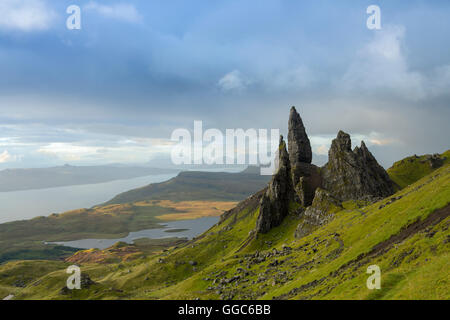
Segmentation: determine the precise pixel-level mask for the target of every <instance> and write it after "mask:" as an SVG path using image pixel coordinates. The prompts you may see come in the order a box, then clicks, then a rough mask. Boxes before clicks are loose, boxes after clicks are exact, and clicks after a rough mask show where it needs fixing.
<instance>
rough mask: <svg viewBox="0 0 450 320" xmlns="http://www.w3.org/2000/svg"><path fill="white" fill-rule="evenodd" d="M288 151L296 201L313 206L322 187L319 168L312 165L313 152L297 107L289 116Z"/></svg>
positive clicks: (293, 108) (305, 205)
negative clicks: (315, 196) (315, 195)
mask: <svg viewBox="0 0 450 320" xmlns="http://www.w3.org/2000/svg"><path fill="white" fill-rule="evenodd" d="M288 127H289V133H288V150H289V161H290V163H291V171H292V185H293V186H294V190H295V194H296V200H297V201H298V202H299V203H301V205H302V206H304V207H307V206H309V205H311V203H312V201H313V198H314V192H315V190H316V188H318V187H320V185H321V176H320V173H319V168H318V167H316V166H315V165H313V164H311V161H312V151H311V144H310V142H309V138H308V135H307V134H306V130H305V126H304V125H303V121H302V118H301V117H300V115H299V114H298V113H297V110H296V109H295V107H292V108H291V112H290V114H289V124H288Z"/></svg>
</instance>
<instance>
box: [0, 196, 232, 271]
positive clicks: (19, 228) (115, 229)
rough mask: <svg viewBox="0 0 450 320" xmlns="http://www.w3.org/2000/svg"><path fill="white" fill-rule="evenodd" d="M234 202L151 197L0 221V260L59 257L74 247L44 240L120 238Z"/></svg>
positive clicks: (216, 211) (220, 209)
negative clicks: (138, 200) (143, 200)
mask: <svg viewBox="0 0 450 320" xmlns="http://www.w3.org/2000/svg"><path fill="white" fill-rule="evenodd" d="M235 204H236V203H235V202H219V201H216V202H207V201H185V202H176V203H175V202H172V201H168V200H163V201H159V200H154V201H145V202H137V203H133V204H115V205H108V206H102V207H95V208H92V209H79V210H73V211H69V212H66V213H63V214H53V215H51V216H49V217H38V218H35V219H31V220H24V221H15V222H10V223H5V224H0V263H1V262H4V261H8V260H18V259H27V260H28V259H40V260H41V259H58V258H61V257H65V256H68V255H71V254H73V253H74V251H76V249H72V248H67V247H62V246H55V245H46V244H44V243H43V242H44V241H49V242H57V241H71V240H79V239H89V238H101V239H103V238H112V239H114V238H121V237H125V236H126V235H128V233H129V232H133V231H140V230H144V229H152V228H160V227H161V222H163V221H170V220H179V219H195V218H200V217H205V216H219V215H220V214H222V213H223V212H224V211H226V210H229V209H231V208H232V207H234V205H235Z"/></svg>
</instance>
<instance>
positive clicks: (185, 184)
mask: <svg viewBox="0 0 450 320" xmlns="http://www.w3.org/2000/svg"><path fill="white" fill-rule="evenodd" d="M269 180H270V176H262V175H260V172H259V168H256V167H249V168H248V169H246V170H244V171H242V172H239V173H226V172H199V171H186V172H181V173H180V174H179V175H178V176H176V177H175V178H172V179H170V180H169V181H166V182H162V183H155V184H150V185H148V186H145V187H142V188H139V189H134V190H130V191H127V192H124V193H121V194H119V195H117V196H116V197H114V198H113V199H112V200H110V201H108V202H107V203H106V204H108V205H109V204H123V203H130V202H138V201H146V200H172V201H193V200H208V201H213V200H214V201H239V200H243V199H245V198H246V197H248V196H250V195H251V194H253V193H256V192H257V191H259V190H261V189H263V188H264V187H265V186H266V185H267V183H268V181H269Z"/></svg>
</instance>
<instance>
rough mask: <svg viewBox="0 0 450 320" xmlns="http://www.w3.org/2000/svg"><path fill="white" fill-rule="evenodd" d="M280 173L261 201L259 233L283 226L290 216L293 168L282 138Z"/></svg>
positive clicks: (272, 181)
mask: <svg viewBox="0 0 450 320" xmlns="http://www.w3.org/2000/svg"><path fill="white" fill-rule="evenodd" d="M278 162H279V165H278V171H277V173H276V174H275V175H274V176H273V177H272V180H271V181H270V183H269V187H268V189H267V191H266V193H265V194H264V196H263V197H262V199H261V205H260V209H259V217H258V221H257V223H256V232H257V233H267V232H268V231H270V230H271V229H272V228H274V227H276V226H278V225H280V224H281V222H282V221H283V219H284V218H285V217H286V216H287V215H288V214H289V203H290V201H291V200H292V198H293V187H292V181H291V167H290V163H289V155H288V153H287V151H286V143H285V142H284V140H283V136H281V137H280V145H279V148H278Z"/></svg>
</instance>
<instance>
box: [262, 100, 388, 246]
mask: <svg viewBox="0 0 450 320" xmlns="http://www.w3.org/2000/svg"><path fill="white" fill-rule="evenodd" d="M288 143H289V145H288V149H289V153H288V152H287V151H286V143H285V142H284V140H283V137H281V138H280V145H279V155H278V160H279V167H278V171H277V173H276V174H275V175H274V176H273V177H272V180H271V182H270V184H269V186H268V188H267V191H266V192H265V194H264V195H263V196H262V198H261V202H260V213H259V217H258V220H257V225H256V233H267V232H268V231H270V230H271V229H272V228H274V227H276V226H278V225H280V224H281V222H282V221H283V219H284V218H285V217H286V216H287V215H288V214H289V206H290V203H291V202H295V203H297V204H299V205H300V207H301V208H300V209H301V210H300V211H302V210H304V209H305V208H306V210H305V211H304V216H303V220H302V222H301V223H300V225H299V226H298V230H297V233H296V235H297V236H299V237H301V236H304V235H305V234H307V233H309V232H310V230H312V229H313V228H315V227H317V226H319V225H322V224H323V223H325V222H327V221H329V219H330V217H331V216H330V212H332V210H334V209H336V208H337V209H339V210H342V207H341V205H340V201H345V200H375V199H377V198H382V197H386V196H389V195H391V194H393V193H394V189H393V183H392V181H391V180H390V178H389V176H388V174H387V173H386V171H385V170H384V169H383V167H381V166H380V165H379V164H378V162H377V160H376V159H375V158H374V156H373V155H372V154H371V153H370V151H369V150H368V149H367V147H366V145H365V144H364V142H361V146H360V147H356V148H355V149H354V150H353V151H352V149H351V146H352V142H351V139H350V135H348V134H347V133H345V132H343V131H340V132H339V133H338V136H337V138H336V139H334V140H333V142H332V145H331V149H330V151H329V153H328V157H329V160H328V163H327V164H326V165H325V166H324V167H323V168H318V167H316V166H315V165H313V164H311V160H312V152H311V144H310V141H309V138H308V135H307V134H306V130H305V127H304V125H303V121H302V119H301V117H300V115H299V114H298V113H297V111H296V109H295V107H292V108H291V111H290V115H289V134H288ZM323 189H325V190H326V191H325V190H323ZM338 199H339V200H338Z"/></svg>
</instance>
